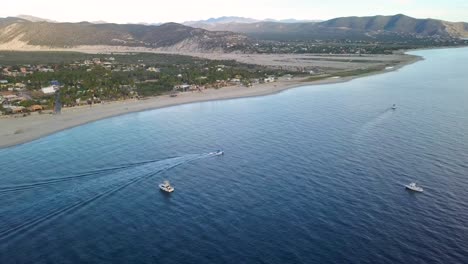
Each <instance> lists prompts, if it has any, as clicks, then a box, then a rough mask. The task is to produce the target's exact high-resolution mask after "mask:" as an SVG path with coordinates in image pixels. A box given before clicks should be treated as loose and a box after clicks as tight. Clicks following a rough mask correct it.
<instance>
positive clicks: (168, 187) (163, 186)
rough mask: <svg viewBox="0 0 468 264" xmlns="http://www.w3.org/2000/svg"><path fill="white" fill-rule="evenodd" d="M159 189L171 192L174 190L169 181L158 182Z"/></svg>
mask: <svg viewBox="0 0 468 264" xmlns="http://www.w3.org/2000/svg"><path fill="white" fill-rule="evenodd" d="M159 189H161V190H162V191H164V192H168V193H171V192H173V191H174V187H172V186H171V184H170V183H169V181H164V182H163V183H161V184H159Z"/></svg>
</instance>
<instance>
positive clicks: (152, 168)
mask: <svg viewBox="0 0 468 264" xmlns="http://www.w3.org/2000/svg"><path fill="white" fill-rule="evenodd" d="M413 53H415V54H418V55H422V56H424V57H425V60H424V61H421V62H418V63H416V64H413V65H410V66H407V67H405V68H403V69H401V70H398V71H396V72H390V73H387V74H382V75H377V76H372V77H367V78H362V79H357V80H354V81H351V82H348V83H341V84H333V85H322V86H306V87H301V88H296V89H292V90H288V91H285V92H282V93H280V94H275V95H270V96H265V97H257V98H248V99H236V100H225V101H216V102H205V103H194V104H189V105H183V106H176V107H170V108H166V109H159V110H153V111H147V112H141V113H133V114H128V115H124V116H120V117H115V118H110V119H107V120H102V121H98V122H94V123H91V124H87V125H84V126H81V127H77V128H73V129H70V130H66V131H63V132H60V133H57V134H54V135H51V136H48V137H45V138H42V139H39V140H36V141H34V142H30V143H27V144H23V145H19V146H16V147H12V148H8V149H3V150H0V170H1V173H0V201H1V203H0V263H2V264H5V263H467V262H468V192H467V190H468V74H467V73H468V49H466V48H465V49H444V50H428V51H417V52H413ZM393 103H396V104H397V105H398V109H397V110H396V111H392V110H391V109H389V108H390V106H391V105H392V104H393ZM0 125H1V124H0ZM219 148H222V149H224V150H225V153H226V154H225V155H224V156H223V157H213V156H210V155H209V154H207V153H209V152H211V151H214V150H216V149H219ZM164 179H169V180H170V181H171V182H172V184H173V185H174V187H175V192H174V193H172V194H170V195H166V194H163V193H161V192H160V191H159V190H158V189H157V184H158V183H160V182H161V181H162V180H164ZM411 181H416V182H418V183H419V184H421V185H422V186H423V187H424V188H425V192H424V193H422V194H415V193H410V192H408V191H406V190H405V189H404V187H403V186H402V185H403V184H407V183H409V182H411Z"/></svg>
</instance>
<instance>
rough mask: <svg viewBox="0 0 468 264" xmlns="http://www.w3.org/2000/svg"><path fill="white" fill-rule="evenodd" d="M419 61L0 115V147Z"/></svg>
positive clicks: (339, 80)
mask: <svg viewBox="0 0 468 264" xmlns="http://www.w3.org/2000/svg"><path fill="white" fill-rule="evenodd" d="M420 60H423V58H422V57H420V56H415V55H407V60H405V61H401V62H400V63H398V64H396V65H393V66H392V67H393V68H391V69H383V70H379V71H373V72H369V73H366V74H360V75H353V76H346V77H338V78H336V77H328V78H325V79H320V80H314V81H307V78H293V79H291V80H280V81H277V82H274V83H265V84H258V85H256V86H254V87H249V88H247V87H239V86H229V87H224V88H220V89H206V90H203V92H185V93H180V94H179V95H178V96H177V97H170V96H167V95H161V96H156V97H150V98H147V99H144V100H125V101H116V102H108V103H104V104H97V105H93V106H92V107H89V106H82V107H72V108H64V109H62V114H61V115H50V114H32V115H30V116H26V117H19V118H15V117H0V149H2V148H7V147H12V146H16V145H19V144H24V143H27V142H31V141H34V140H36V139H39V138H42V137H45V136H48V135H51V134H54V133H57V132H60V131H64V130H67V129H71V128H73V127H77V126H81V125H85V124H88V123H92V122H95V121H99V120H102V119H106V118H111V117H115V116H120V115H124V114H128V113H134V112H142V111H148V110H153V109H159V108H165V107H171V106H177V105H183V104H190V103H198V102H208V101H219V100H229V99H239V98H248V97H258V96H266V95H271V94H276V93H280V92H282V91H285V90H288V89H292V88H297V87H302V86H310V85H324V84H336V83H343V82H348V81H351V80H354V79H357V78H362V77H368V76H372V75H377V74H383V73H387V72H391V71H396V70H398V69H400V68H402V67H404V66H407V65H410V64H413V63H415V62H418V61H420Z"/></svg>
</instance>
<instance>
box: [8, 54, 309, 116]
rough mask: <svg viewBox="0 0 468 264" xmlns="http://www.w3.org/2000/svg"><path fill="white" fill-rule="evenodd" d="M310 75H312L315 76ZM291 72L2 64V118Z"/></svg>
mask: <svg viewBox="0 0 468 264" xmlns="http://www.w3.org/2000/svg"><path fill="white" fill-rule="evenodd" d="M309 73H310V72H309ZM278 76H282V77H283V78H291V77H292V75H290V74H289V73H288V72H282V71H277V70H276V71H272V70H268V69H264V68H261V67H257V66H252V65H242V64H238V63H233V62H227V63H226V64H221V63H220V62H217V63H216V62H212V61H202V62H200V61H190V62H189V63H183V64H175V65H169V64H164V65H157V64H146V63H144V61H143V60H138V61H137V63H121V62H118V61H117V60H116V58H115V57H113V56H105V57H100V58H92V59H86V60H82V61H74V62H73V63H68V64H36V65H33V64H24V65H14V66H11V65H0V115H14V114H16V115H29V114H30V113H32V112H39V113H52V112H53V111H54V106H56V105H57V104H61V106H60V107H75V106H81V105H93V104H99V103H104V102H109V101H119V100H127V99H142V98H144V97H148V96H155V95H163V94H167V95H170V96H177V94H178V93H181V92H203V90H204V89H208V88H215V89H218V88H222V87H226V86H246V87H250V86H253V85H257V84H260V83H268V82H275V81H276V80H277V78H278Z"/></svg>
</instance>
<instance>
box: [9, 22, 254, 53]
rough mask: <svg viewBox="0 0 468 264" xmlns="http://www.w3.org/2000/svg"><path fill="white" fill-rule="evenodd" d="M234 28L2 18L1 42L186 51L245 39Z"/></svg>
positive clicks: (223, 47)
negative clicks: (229, 30)
mask: <svg viewBox="0 0 468 264" xmlns="http://www.w3.org/2000/svg"><path fill="white" fill-rule="evenodd" d="M246 41H247V37H246V36H244V35H242V34H238V33H232V32H217V31H207V30H204V29H199V28H192V27H188V26H184V25H181V24H176V23H166V24H163V25H160V26H152V25H150V26H146V25H138V24H93V23H88V22H82V23H49V22H31V21H28V20H25V19H21V18H11V17H9V18H0V45H2V44H3V46H8V45H13V46H14V45H16V46H17V45H29V46H45V47H52V48H68V47H76V46H82V45H111V46H131V47H147V48H156V49H164V50H177V51H187V52H194V51H196V52H206V51H215V50H216V51H225V50H232V49H235V48H236V46H238V45H239V46H242V45H244V44H245V43H246Z"/></svg>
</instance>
